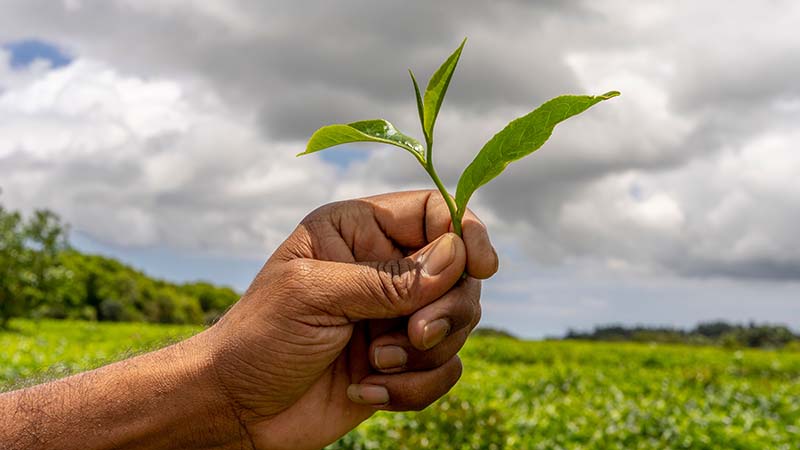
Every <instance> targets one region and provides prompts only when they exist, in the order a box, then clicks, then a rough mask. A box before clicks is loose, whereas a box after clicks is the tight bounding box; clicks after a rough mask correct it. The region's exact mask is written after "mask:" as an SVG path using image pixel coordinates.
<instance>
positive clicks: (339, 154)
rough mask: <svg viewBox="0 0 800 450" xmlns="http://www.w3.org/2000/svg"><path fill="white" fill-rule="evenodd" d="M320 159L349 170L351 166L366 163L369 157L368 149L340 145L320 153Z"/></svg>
mask: <svg viewBox="0 0 800 450" xmlns="http://www.w3.org/2000/svg"><path fill="white" fill-rule="evenodd" d="M319 155H320V158H322V159H323V160H324V161H326V162H329V163H332V164H335V165H337V166H338V167H341V168H347V166H349V165H350V164H352V163H354V162H358V161H364V160H365V159H367V157H369V152H368V149H366V148H364V147H360V146H359V147H356V146H353V145H346V144H345V145H339V146H337V147H336V148H330V149H326V150H325V151H324V152H320V153H319Z"/></svg>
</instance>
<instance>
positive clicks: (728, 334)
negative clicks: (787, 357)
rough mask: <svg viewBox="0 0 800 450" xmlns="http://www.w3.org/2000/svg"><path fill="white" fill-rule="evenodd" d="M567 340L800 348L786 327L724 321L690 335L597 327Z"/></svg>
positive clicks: (652, 329)
mask: <svg viewBox="0 0 800 450" xmlns="http://www.w3.org/2000/svg"><path fill="white" fill-rule="evenodd" d="M566 339H580V340H588V341H633V342H661V343H673V344H677V343H683V344H693V345H724V346H726V347H763V348H781V347H784V346H786V345H793V346H798V344H800V335H796V334H794V333H792V331H791V330H790V329H789V328H788V327H787V326H785V325H772V324H756V323H753V322H751V323H750V324H748V325H746V326H745V325H738V324H730V323H728V322H723V321H716V322H704V323H700V324H699V325H697V326H696V327H694V328H693V329H691V330H688V331H687V330H681V329H678V328H671V327H645V326H636V327H628V326H624V325H606V326H600V327H595V328H594V330H593V331H591V332H580V331H575V330H570V331H569V332H568V333H567V336H566Z"/></svg>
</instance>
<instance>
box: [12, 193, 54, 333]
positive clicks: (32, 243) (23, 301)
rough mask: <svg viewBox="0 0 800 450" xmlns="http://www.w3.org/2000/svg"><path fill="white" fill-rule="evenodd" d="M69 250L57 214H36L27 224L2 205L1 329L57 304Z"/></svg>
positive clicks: (42, 212)
mask: <svg viewBox="0 0 800 450" xmlns="http://www.w3.org/2000/svg"><path fill="white" fill-rule="evenodd" d="M66 248H67V240H66V228H65V226H64V225H63V224H62V222H61V220H60V219H59V218H58V216H57V215H55V214H54V213H52V212H50V211H46V210H40V211H36V212H35V213H34V214H33V216H32V217H30V219H29V220H28V221H27V222H26V221H25V220H24V219H23V217H22V215H21V214H20V213H18V212H16V211H7V210H6V209H5V208H3V207H2V205H0V328H7V327H8V321H9V320H10V319H11V318H12V317H18V316H24V315H27V314H29V313H30V312H31V311H33V310H35V309H36V308H39V307H41V306H42V305H44V304H46V303H48V302H52V301H55V300H56V298H57V295H56V292H57V290H58V289H59V287H60V285H61V284H62V283H63V281H64V279H65V277H66V275H67V273H66V271H65V270H64V267H63V266H62V265H61V263H60V259H59V254H60V252H62V251H63V250H64V249H66Z"/></svg>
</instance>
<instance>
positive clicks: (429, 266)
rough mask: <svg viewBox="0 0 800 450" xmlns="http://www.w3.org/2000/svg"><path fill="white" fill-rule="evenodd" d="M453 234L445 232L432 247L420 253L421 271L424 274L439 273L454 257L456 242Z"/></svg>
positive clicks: (432, 274)
mask: <svg viewBox="0 0 800 450" xmlns="http://www.w3.org/2000/svg"><path fill="white" fill-rule="evenodd" d="M453 236H455V235H454V234H453V233H447V234H445V235H444V236H442V237H440V238H439V240H438V241H436V243H435V244H433V247H432V248H430V249H429V250H428V251H427V252H425V254H423V255H422V258H423V260H422V273H423V274H424V275H425V276H429V277H433V276H436V275H439V274H440V273H441V272H442V271H443V270H444V269H445V268H446V267H447V266H449V265H450V264H451V263H452V262H453V259H455V257H456V243H455V241H454V240H453Z"/></svg>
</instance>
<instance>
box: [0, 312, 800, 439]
mask: <svg viewBox="0 0 800 450" xmlns="http://www.w3.org/2000/svg"><path fill="white" fill-rule="evenodd" d="M13 326H14V327H16V328H17V329H18V330H19V331H17V332H11V333H9V332H0V389H8V388H10V387H11V386H19V385H24V384H26V383H30V382H31V380H41V379H42V378H43V377H46V378H49V377H56V376H62V375H66V374H68V373H72V372H74V371H77V370H83V369H87V368H92V367H96V366H98V365H101V364H103V363H105V362H108V361H112V360H116V359H119V358H122V357H124V356H126V355H129V354H131V353H136V352H141V351H144V350H148V349H152V348H155V347H159V346H161V345H164V344H166V343H169V342H173V341H175V340H176V339H180V338H182V337H186V336H189V335H191V334H192V333H195V332H197V331H199V328H197V327H190V326H177V327H176V326H162V325H148V324H96V323H88V322H66V321H64V322H61V321H42V322H39V323H33V322H28V321H17V322H14V324H13ZM461 354H462V357H463V360H464V365H465V371H464V376H463V377H462V380H461V382H460V383H459V384H458V386H457V387H456V388H455V389H453V391H452V392H451V393H450V394H448V395H447V396H446V397H445V398H443V399H442V400H440V401H439V402H437V403H436V404H434V405H433V406H431V407H430V408H428V409H426V410H425V411H423V412H420V413H402V414H396V413H395V414H389V413H379V414H377V415H376V416H375V417H373V418H372V419H370V420H369V421H367V422H365V423H364V424H362V425H361V426H360V427H359V428H357V429H356V430H355V431H353V432H352V433H350V434H349V435H347V436H346V437H344V438H343V439H341V440H340V441H339V442H337V443H335V444H333V445H332V446H330V447H329V450H334V449H336V450H339V449H364V450H366V449H382V448H396V449H417V448H433V449H503V448H523V449H651V448H670V449H672V448H690V449H759V450H760V449H787V450H788V449H796V448H798V447H797V444H798V442H800V352H792V351H761V350H728V349H722V348H715V347H687V346H679V345H675V346H673V345H648V344H634V343H588V342H586V343H585V342H520V341H514V340H510V339H505V338H493V337H476V338H472V339H470V341H469V342H468V343H467V346H466V347H465V349H464V350H463V351H462V353H461Z"/></svg>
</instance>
